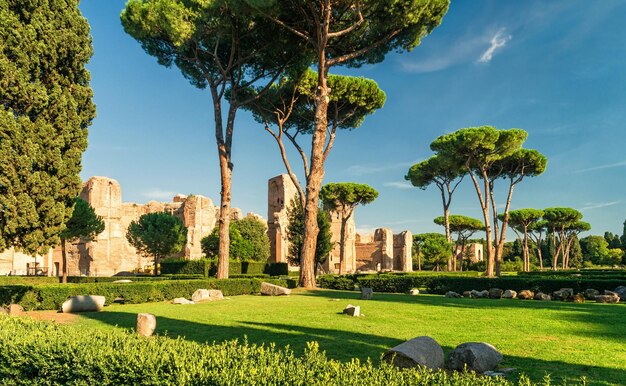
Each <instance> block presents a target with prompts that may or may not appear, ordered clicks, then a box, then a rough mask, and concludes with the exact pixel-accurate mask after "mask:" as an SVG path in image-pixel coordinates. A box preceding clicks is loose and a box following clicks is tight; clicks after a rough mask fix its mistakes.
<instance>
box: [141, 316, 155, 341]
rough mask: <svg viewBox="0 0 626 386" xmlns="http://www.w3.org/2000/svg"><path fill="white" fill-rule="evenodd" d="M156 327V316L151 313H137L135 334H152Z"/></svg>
mask: <svg viewBox="0 0 626 386" xmlns="http://www.w3.org/2000/svg"><path fill="white" fill-rule="evenodd" d="M155 329H156V316H154V315H152V314H137V334H139V335H140V336H152V333H154V330H155Z"/></svg>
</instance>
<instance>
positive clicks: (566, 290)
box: [552, 288, 574, 300]
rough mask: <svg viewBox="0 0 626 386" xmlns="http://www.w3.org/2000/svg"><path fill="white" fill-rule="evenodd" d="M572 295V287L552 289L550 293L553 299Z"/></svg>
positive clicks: (564, 298) (567, 298)
mask: <svg viewBox="0 0 626 386" xmlns="http://www.w3.org/2000/svg"><path fill="white" fill-rule="evenodd" d="M573 297H574V289H573V288H561V289H560V290H558V291H554V292H553V293H552V298H553V299H554V300H569V299H571V298H573Z"/></svg>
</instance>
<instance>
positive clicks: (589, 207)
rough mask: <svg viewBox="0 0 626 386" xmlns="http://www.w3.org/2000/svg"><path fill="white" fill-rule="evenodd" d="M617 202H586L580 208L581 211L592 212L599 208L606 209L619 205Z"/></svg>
mask: <svg viewBox="0 0 626 386" xmlns="http://www.w3.org/2000/svg"><path fill="white" fill-rule="evenodd" d="M619 203H620V202H619V201H609V202H588V203H586V204H585V206H584V207H582V208H580V210H581V211H584V210H592V209H599V208H606V207H607V206H613V205H617V204H619Z"/></svg>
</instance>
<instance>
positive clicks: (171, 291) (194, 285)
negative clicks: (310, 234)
mask: <svg viewBox="0 0 626 386" xmlns="http://www.w3.org/2000/svg"><path fill="white" fill-rule="evenodd" d="M263 281H267V282H268V283H272V284H278V285H281V286H288V287H292V288H293V287H294V286H295V281H293V280H281V279H267V280H262V279H257V278H251V279H208V280H207V279H205V280H160V281H153V282H148V281H144V282H140V283H120V284H113V283H87V284H43V285H11V286H0V304H3V305H6V304H11V303H17V304H20V305H21V306H22V307H24V309H26V310H58V309H59V308H60V307H61V305H62V304H63V302H65V301H66V300H67V298H68V297H70V296H74V295H102V296H104V297H105V298H106V302H107V304H110V303H112V302H113V301H114V300H115V299H118V298H123V299H124V301H125V302H126V303H148V302H159V301H164V300H171V299H174V298H178V297H185V298H190V297H191V295H192V294H193V293H194V292H195V291H196V290H197V289H200V288H206V289H219V290H221V291H222V292H223V293H224V295H225V296H234V295H252V294H258V293H259V292H260V290H261V283H262V282H263Z"/></svg>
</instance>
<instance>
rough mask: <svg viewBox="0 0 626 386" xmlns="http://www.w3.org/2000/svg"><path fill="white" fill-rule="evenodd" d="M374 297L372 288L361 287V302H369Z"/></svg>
mask: <svg viewBox="0 0 626 386" xmlns="http://www.w3.org/2000/svg"><path fill="white" fill-rule="evenodd" d="M373 297H374V290H373V289H372V288H367V287H361V300H371V299H372V298H373Z"/></svg>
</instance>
